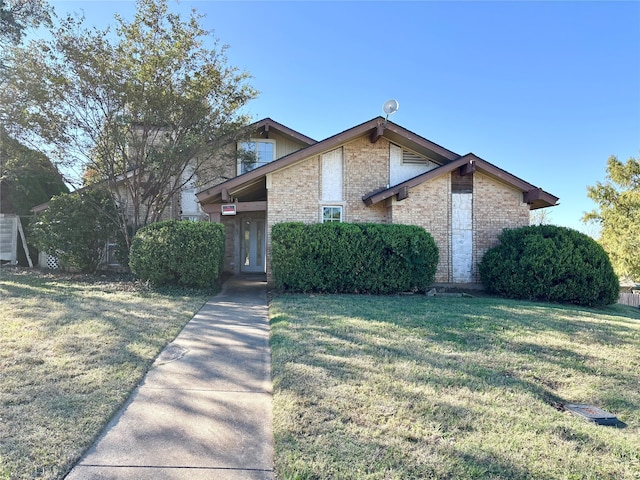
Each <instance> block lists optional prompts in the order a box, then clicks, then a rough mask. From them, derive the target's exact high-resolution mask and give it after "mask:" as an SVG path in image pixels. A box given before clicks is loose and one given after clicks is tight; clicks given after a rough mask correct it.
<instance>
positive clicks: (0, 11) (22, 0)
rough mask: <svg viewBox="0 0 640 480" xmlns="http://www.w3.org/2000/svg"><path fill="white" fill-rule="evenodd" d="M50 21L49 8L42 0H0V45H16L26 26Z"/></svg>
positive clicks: (35, 25) (20, 39)
mask: <svg viewBox="0 0 640 480" xmlns="http://www.w3.org/2000/svg"><path fill="white" fill-rule="evenodd" d="M50 22H51V16H50V9H49V6H48V5H47V3H46V2H45V1H43V0H0V46H6V45H7V44H14V45H17V44H19V43H20V42H21V41H22V38H23V36H24V33H25V30H26V29H27V28H29V27H37V26H38V25H40V24H42V23H46V24H50Z"/></svg>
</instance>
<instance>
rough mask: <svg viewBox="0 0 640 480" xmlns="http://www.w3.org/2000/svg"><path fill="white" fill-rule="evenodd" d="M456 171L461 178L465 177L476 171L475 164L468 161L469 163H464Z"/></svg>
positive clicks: (472, 161)
mask: <svg viewBox="0 0 640 480" xmlns="http://www.w3.org/2000/svg"><path fill="white" fill-rule="evenodd" d="M458 171H459V172H460V176H461V177H466V176H467V175H471V174H472V173H473V172H475V171H476V162H475V161H474V160H470V161H469V163H465V164H464V165H462V166H461V167H460V168H459V169H458Z"/></svg>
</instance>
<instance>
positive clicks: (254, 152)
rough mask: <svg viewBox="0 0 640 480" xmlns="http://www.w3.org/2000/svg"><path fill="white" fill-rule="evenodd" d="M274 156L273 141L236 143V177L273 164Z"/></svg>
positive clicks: (274, 146) (274, 145) (274, 147)
mask: <svg viewBox="0 0 640 480" xmlns="http://www.w3.org/2000/svg"><path fill="white" fill-rule="evenodd" d="M275 154H276V143H275V141H274V140H250V141H248V142H240V143H238V175H242V174H243V173H247V172H250V171H251V170H254V169H256V168H258V167H261V166H263V165H266V164H267V163H269V162H273V161H274V160H275Z"/></svg>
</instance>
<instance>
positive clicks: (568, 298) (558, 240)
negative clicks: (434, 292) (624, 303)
mask: <svg viewBox="0 0 640 480" xmlns="http://www.w3.org/2000/svg"><path fill="white" fill-rule="evenodd" d="M498 238H499V240H500V245H498V246H496V247H494V248H492V249H490V250H489V251H488V252H487V253H485V255H484V257H483V258H482V261H481V262H480V265H479V272H480V277H481V279H482V283H483V284H484V285H485V287H486V288H487V290H489V291H490V292H492V293H495V294H498V295H501V296H505V297H509V298H520V299H529V300H543V301H550V302H560V303H573V304H577V305H587V306H602V305H609V304H612V303H615V302H616V300H617V299H618V292H619V282H618V278H617V276H616V274H615V273H614V271H613V268H612V267H611V262H610V261H609V257H608V256H607V254H606V252H605V251H604V250H603V248H602V247H601V246H600V245H599V244H598V243H597V242H596V241H595V240H593V239H592V238H590V237H589V236H587V235H585V234H583V233H580V232H578V231H577V230H572V229H569V228H564V227H557V226H554V225H536V226H530V227H522V228H517V229H511V230H504V231H503V232H502V234H500V236H499V237H498Z"/></svg>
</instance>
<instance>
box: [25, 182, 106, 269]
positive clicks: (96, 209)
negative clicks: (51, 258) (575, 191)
mask: <svg viewBox="0 0 640 480" xmlns="http://www.w3.org/2000/svg"><path fill="white" fill-rule="evenodd" d="M117 210H118V209H117V207H116V205H115V203H114V202H113V198H112V197H111V195H110V194H109V193H108V192H106V191H105V190H102V189H100V188H89V189H85V190H81V191H76V192H73V193H70V194H62V195H58V196H55V197H53V198H52V199H51V202H50V203H49V208H48V209H47V210H45V211H44V212H42V213H41V214H39V215H38V217H37V218H36V221H34V222H33V223H32V224H31V228H30V230H31V233H32V238H33V239H34V242H35V244H36V246H37V247H38V248H39V249H40V250H43V251H45V252H48V253H49V254H52V255H55V256H56V257H57V258H58V261H59V262H60V263H61V265H62V266H64V267H70V268H73V269H77V270H79V271H81V272H83V273H93V272H95V271H96V270H97V268H98V266H99V265H100V263H101V262H102V259H103V256H104V249H105V245H106V242H107V241H108V240H109V239H112V238H114V236H115V235H116V233H117V229H116V228H115V223H114V221H113V219H114V218H115V217H117V215H118V212H117Z"/></svg>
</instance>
